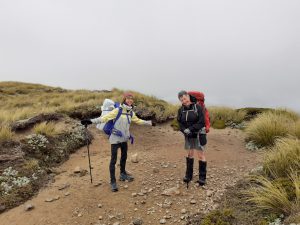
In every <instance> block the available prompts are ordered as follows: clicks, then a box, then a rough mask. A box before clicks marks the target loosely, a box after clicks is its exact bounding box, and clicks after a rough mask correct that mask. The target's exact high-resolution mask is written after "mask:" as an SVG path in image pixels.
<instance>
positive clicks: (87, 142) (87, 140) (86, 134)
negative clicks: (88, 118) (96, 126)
mask: <svg viewBox="0 0 300 225" xmlns="http://www.w3.org/2000/svg"><path fill="white" fill-rule="evenodd" d="M87 126H88V125H87V124H85V125H84V127H85V139H86V147H87V151H88V158H89V168H90V177H91V183H93V176H92V166H91V157H90V141H89V138H88V130H87Z"/></svg>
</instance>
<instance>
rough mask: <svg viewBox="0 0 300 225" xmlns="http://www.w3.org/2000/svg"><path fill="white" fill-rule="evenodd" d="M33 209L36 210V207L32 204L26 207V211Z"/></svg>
mask: <svg viewBox="0 0 300 225" xmlns="http://www.w3.org/2000/svg"><path fill="white" fill-rule="evenodd" d="M32 209H34V206H33V205H32V204H26V205H25V211H30V210H32Z"/></svg>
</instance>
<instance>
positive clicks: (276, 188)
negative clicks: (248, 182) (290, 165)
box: [245, 176, 300, 215]
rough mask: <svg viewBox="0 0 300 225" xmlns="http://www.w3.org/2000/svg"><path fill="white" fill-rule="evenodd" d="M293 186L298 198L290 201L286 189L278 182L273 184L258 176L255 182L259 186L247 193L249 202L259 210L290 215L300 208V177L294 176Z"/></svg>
mask: <svg viewBox="0 0 300 225" xmlns="http://www.w3.org/2000/svg"><path fill="white" fill-rule="evenodd" d="M291 179H292V180H293V182H292V184H293V185H294V191H295V196H296V198H295V199H293V200H290V199H289V195H288V193H287V191H286V190H285V189H284V187H283V186H282V185H280V184H278V183H276V182H272V180H269V179H268V178H266V177H264V176H257V177H255V178H254V179H253V180H254V181H255V182H256V183H258V184H259V185H258V186H255V187H252V188H251V189H250V190H248V191H246V192H245V194H246V195H247V196H248V201H249V202H253V203H255V204H256V206H257V207H258V208H259V209H262V210H269V211H271V212H273V213H278V214H284V215H290V214H291V213H292V212H293V211H294V210H295V209H297V208H299V200H300V199H299V197H300V196H299V191H298V188H299V182H300V177H299V176H293V177H292V178H291Z"/></svg>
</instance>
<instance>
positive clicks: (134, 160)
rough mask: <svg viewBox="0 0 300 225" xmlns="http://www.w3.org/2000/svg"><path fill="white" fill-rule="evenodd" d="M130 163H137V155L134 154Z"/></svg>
mask: <svg viewBox="0 0 300 225" xmlns="http://www.w3.org/2000/svg"><path fill="white" fill-rule="evenodd" d="M131 162H133V163H138V162H139V159H138V154H137V153H135V154H133V155H132V156H131Z"/></svg>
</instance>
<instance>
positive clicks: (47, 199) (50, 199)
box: [45, 198, 54, 202]
mask: <svg viewBox="0 0 300 225" xmlns="http://www.w3.org/2000/svg"><path fill="white" fill-rule="evenodd" d="M53 201H54V199H53V198H46V200H45V202H53Z"/></svg>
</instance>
